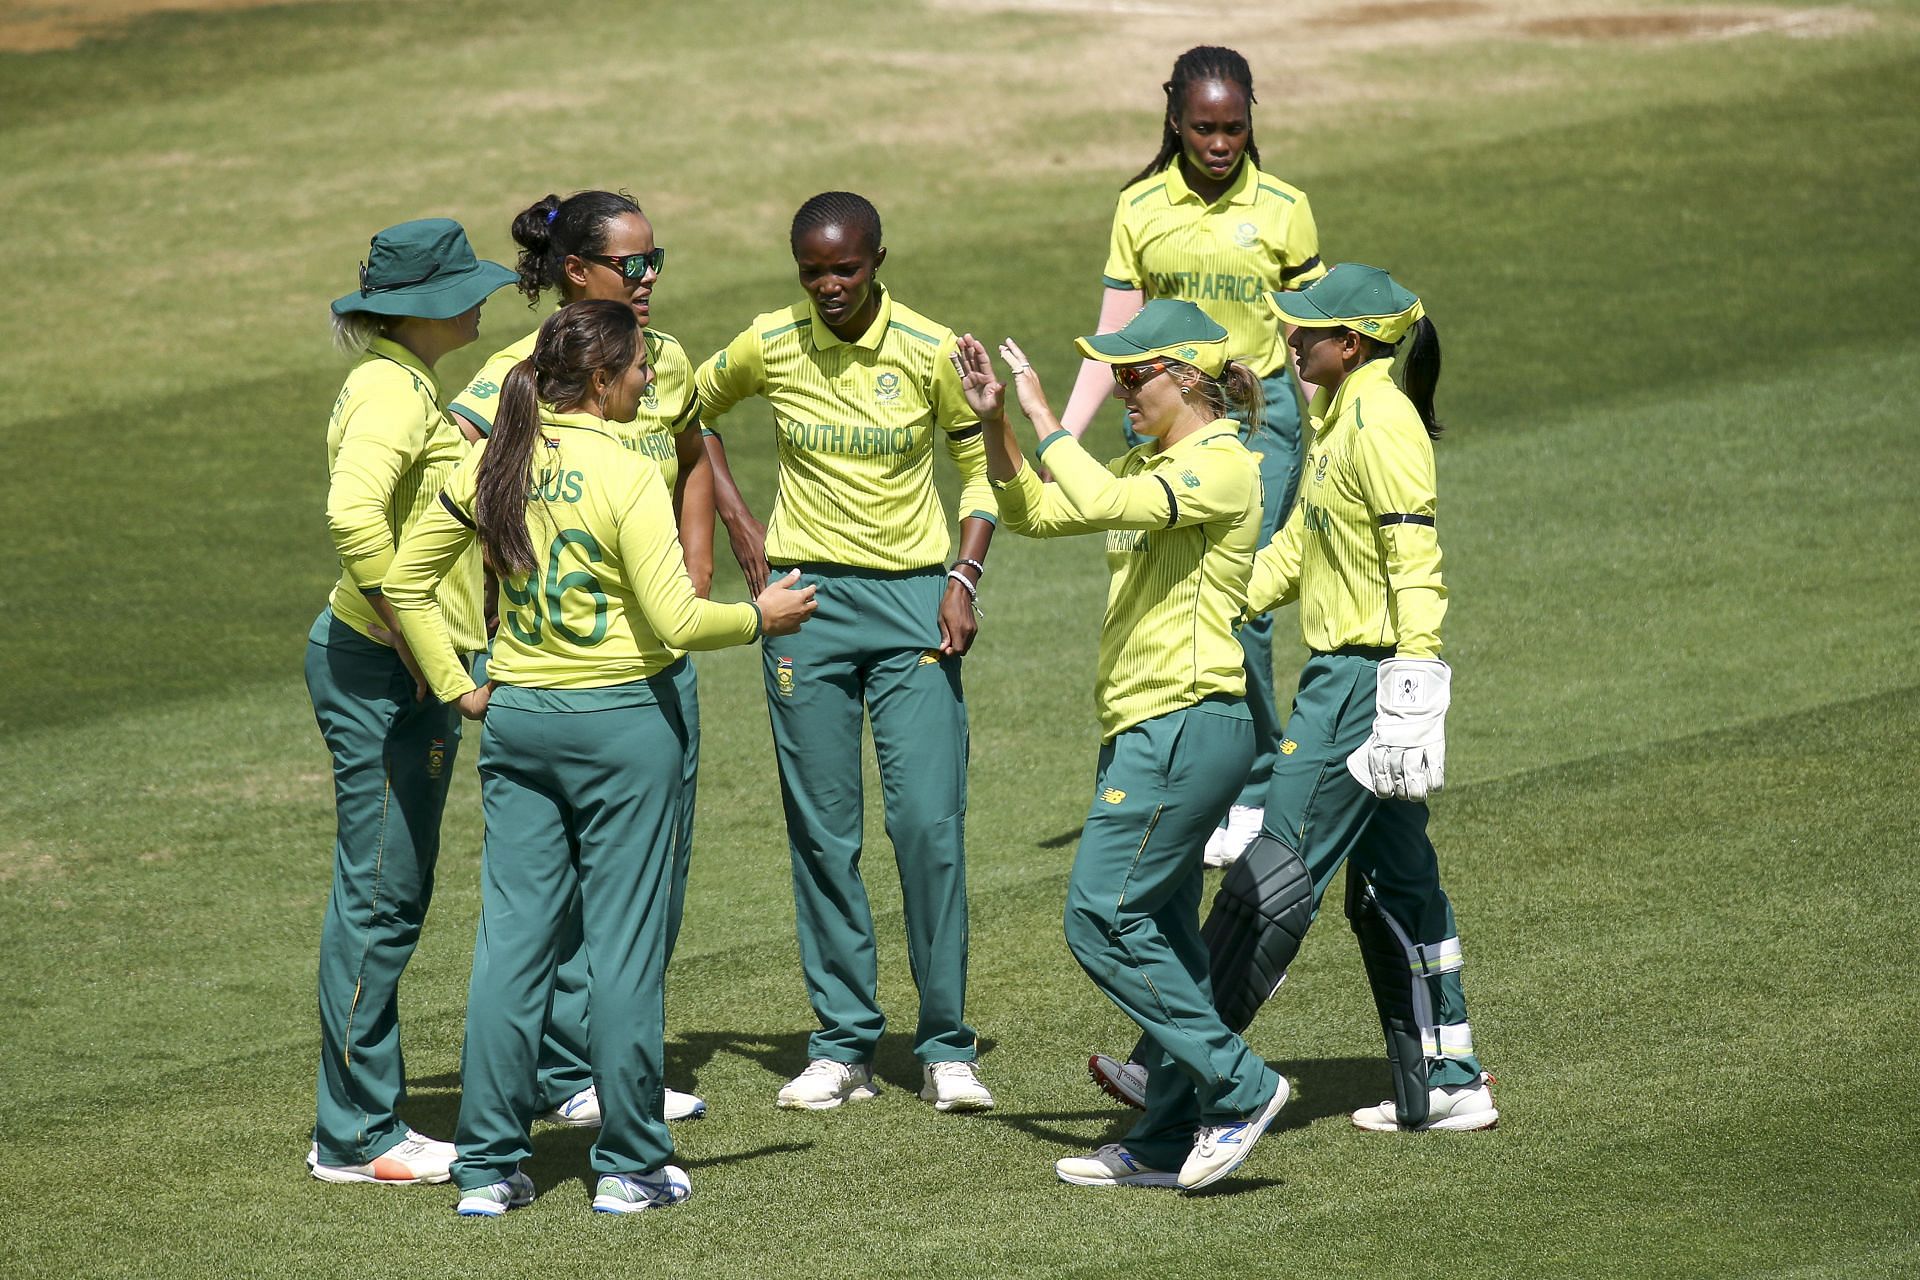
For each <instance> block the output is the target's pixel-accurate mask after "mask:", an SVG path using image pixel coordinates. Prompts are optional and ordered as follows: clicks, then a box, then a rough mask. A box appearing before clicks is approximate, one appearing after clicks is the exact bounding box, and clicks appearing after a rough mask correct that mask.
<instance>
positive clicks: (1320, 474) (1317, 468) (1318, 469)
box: [1313, 453, 1333, 484]
mask: <svg viewBox="0 0 1920 1280" xmlns="http://www.w3.org/2000/svg"><path fill="white" fill-rule="evenodd" d="M1332 456H1333V455H1332V454H1330V453H1323V454H1321V455H1320V456H1319V457H1318V458H1315V459H1314V460H1313V482H1314V483H1315V484H1319V483H1320V482H1321V481H1322V480H1325V479H1326V478H1327V459H1328V458H1330V457H1332Z"/></svg>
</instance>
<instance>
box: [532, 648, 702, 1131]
mask: <svg viewBox="0 0 1920 1280" xmlns="http://www.w3.org/2000/svg"><path fill="white" fill-rule="evenodd" d="M661 674H663V675H666V676H670V677H671V678H672V679H673V683H674V689H675V691H676V693H677V695H678V697H679V700H680V715H681V718H682V720H683V721H684V723H685V724H686V727H687V746H686V754H685V755H684V756H683V757H682V758H681V761H680V784H681V791H680V811H679V814H678V815H677V816H676V818H675V822H674V844H673V883H672V885H671V887H670V890H669V897H668V904H667V961H668V963H669V964H671V963H672V961H673V947H674V943H676V942H677V941H679V938H680V918H681V916H682V915H683V914H684V913H685V909H686V903H687V868H688V866H689V865H690V864H691V862H692V860H693V808H694V800H695V796H696V792H697V791H698V786H697V783H698V780H699V773H700V692H699V684H698V682H697V680H696V679H695V677H694V671H693V659H692V658H691V657H688V658H683V659H681V660H680V661H679V662H676V663H674V664H673V665H672V666H671V667H668V668H667V669H666V671H664V672H662V673H661ZM585 944H586V935H585V932H584V930H583V928H582V926H581V919H580V907H579V903H578V902H577V901H576V902H575V904H574V909H573V910H572V911H571V912H569V913H568V916H567V927H566V931H565V932H564V934H563V935H562V942H561V950H560V967H559V969H558V970H556V971H555V973H554V979H553V1013H552V1016H551V1018H550V1019H549V1021H548V1024H547V1032H546V1036H545V1038H544V1039H543V1041H542V1043H541V1046H540V1087H539V1089H538V1091H537V1094H536V1096H537V1097H538V1099H539V1101H538V1103H537V1109H538V1110H539V1111H551V1110H553V1109H554V1108H555V1107H557V1106H559V1105H560V1104H561V1103H563V1102H565V1101H566V1100H567V1099H568V1098H571V1097H572V1096H573V1095H574V1094H576V1093H579V1092H580V1091H581V1090H582V1089H584V1088H586V1087H587V1086H588V1085H589V1084H591V1083H593V1069H592V1068H591V1067H590V1066H589V1065H588V1062H587V1039H588V1036H587V949H586V945H585Z"/></svg>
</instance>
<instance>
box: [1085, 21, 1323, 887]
mask: <svg viewBox="0 0 1920 1280" xmlns="http://www.w3.org/2000/svg"><path fill="white" fill-rule="evenodd" d="M1161 87H1162V89H1163V90H1164V91H1165V93H1166V115H1165V117H1164V122H1163V128H1162V130H1161V139H1160V151H1159V153H1158V154H1157V155H1155V156H1154V158H1153V160H1152V162H1151V163H1149V164H1148V165H1147V167H1146V168H1145V169H1142V170H1141V171H1140V173H1139V174H1138V175H1137V176H1135V178H1134V179H1133V180H1132V181H1131V182H1130V183H1128V184H1127V186H1126V187H1125V189H1123V190H1122V191H1121V193H1120V200H1119V203H1118V205H1117V206H1116V207H1115V209H1114V214H1113V236H1112V241H1111V243H1110V245H1109V247H1108V251H1107V264H1106V269H1105V272H1104V274H1103V275H1102V277H1101V283H1102V284H1103V285H1105V289H1104V291H1103V293H1102V295H1101V302H1100V320H1099V325H1098V327H1099V328H1100V329H1101V330H1102V331H1108V330H1112V329H1117V328H1119V327H1120V326H1121V325H1122V324H1124V323H1125V322H1126V321H1127V320H1128V319H1129V318H1130V317H1131V316H1132V315H1133V314H1134V312H1136V311H1138V310H1139V309H1140V304H1141V303H1142V302H1143V301H1146V300H1148V299H1153V298H1185V299H1186V300H1188V301H1190V302H1193V303H1195V304H1197V305H1198V306H1199V307H1200V309H1201V310H1202V311H1204V312H1206V313H1207V315H1208V316H1210V317H1212V318H1213V319H1214V320H1215V321H1217V322H1218V323H1219V324H1221V325H1222V326H1224V327H1225V328H1226V330H1227V333H1228V335H1229V337H1228V343H1227V351H1228V354H1229V355H1230V356H1232V358H1233V359H1234V360H1235V361H1237V362H1239V363H1242V364H1246V365H1249V366H1251V367H1252V368H1253V369H1254V370H1255V371H1256V372H1257V373H1259V374H1260V376H1261V379H1262V392H1263V395H1262V400H1261V403H1262V404H1263V405H1264V406H1265V408H1264V411H1263V412H1262V413H1261V414H1260V415H1258V416H1257V417H1256V418H1255V420H1253V421H1251V422H1246V423H1242V424H1241V426H1240V433H1241V439H1242V440H1243V441H1244V442H1245V443H1246V445H1247V447H1248V448H1249V449H1251V450H1253V452H1254V454H1255V456H1256V457H1257V458H1258V459H1259V462H1260V479H1261V483H1262V485H1263V486H1264V491H1265V494H1266V497H1265V501H1264V505H1263V506H1262V507H1261V525H1260V530H1261V541H1262V542H1263V543H1264V542H1265V541H1266V540H1267V539H1269V538H1271V537H1272V536H1273V534H1274V533H1275V532H1276V531H1277V530H1278V529H1279V528H1280V526H1281V525H1282V524H1283V523H1285V521H1286V518H1287V512H1288V511H1289V510H1290V509H1291V508H1292V506H1293V499H1294V493H1295V491H1296V489H1297V488H1298V486H1299V480H1300V409H1301V395H1300V388H1299V386H1298V384H1297V383H1296V381H1295V380H1294V377H1293V375H1292V373H1291V372H1290V371H1289V369H1288V366H1287V346H1286V332H1285V328H1284V326H1283V325H1282V324H1281V322H1280V320H1279V318H1278V317H1277V316H1275V314H1274V313H1273V310H1272V309H1271V308H1270V307H1268V306H1267V302H1266V298H1267V294H1268V293H1269V292H1272V291H1274V290H1287V289H1299V288H1301V287H1303V286H1304V285H1306V284H1309V283H1311V282H1312V281H1314V280H1317V279H1319V278H1320V277H1321V276H1322V275H1324V274H1325V273H1326V268H1325V267H1324V266H1322V265H1321V262H1320V235H1319V232H1318V230H1317V229H1316V228H1315V226H1314V221H1313V211H1312V210H1311V209H1310V208H1309V207H1308V204H1307V197H1306V193H1305V192H1303V191H1301V190H1300V189H1299V188H1298V187H1294V186H1290V185H1288V184H1287V183H1285V182H1282V181H1281V180H1280V179H1278V178H1276V177H1274V176H1273V175H1271V174H1269V173H1266V172H1264V171H1262V170H1261V169H1260V167H1259V166H1260V149H1259V147H1257V146H1255V145H1254V141H1253V114H1252V111H1253V102H1254V96H1253V72H1252V70H1251V69H1250V68H1249V67H1248V66H1247V60H1246V59H1245V58H1243V57H1241V56H1240V54H1238V53H1236V52H1234V51H1233V50H1232V49H1223V48H1219V47H1217V46H1211V45H1207V46H1201V47H1199V48H1194V49H1189V50H1187V51H1186V52H1185V53H1183V54H1181V55H1180V57H1179V58H1178V59H1177V60H1175V62H1174V64H1173V74H1172V76H1171V77H1170V78H1169V79H1168V80H1167V81H1166V83H1165V84H1164V85H1163V86H1161ZM1111 386H1112V379H1111V378H1110V377H1109V376H1108V372H1107V368H1106V366H1104V365H1102V364H1101V363H1100V362H1099V361H1097V360H1088V361H1086V362H1085V363H1084V364H1082V366H1081V369H1080V377H1079V380H1078V381H1077V382H1076V383H1075V384H1074V388H1073V395H1072V396H1071V398H1070V399H1069V400H1068V402H1067V408H1066V411H1065V413H1063V414H1062V415H1061V423H1062V425H1064V426H1065V427H1066V429H1067V430H1068V431H1070V432H1072V433H1073V434H1074V435H1075V436H1076V437H1077V436H1081V435H1084V434H1085V432H1086V430H1087V427H1088V425H1089V424H1091V423H1092V421H1093V418H1094V415H1095V413H1096V412H1097V411H1098V409H1099V407H1100V405H1101V403H1102V401H1104V400H1105V399H1106V397H1107V393H1108V391H1109V389H1110V388H1111ZM1127 442H1128V443H1129V444H1139V443H1140V440H1139V438H1138V437H1137V436H1136V435H1135V434H1134V433H1133V432H1132V431H1131V430H1130V429H1129V431H1128V433H1127ZM1240 644H1241V647H1242V648H1244V649H1245V650H1246V658H1247V680H1248V685H1247V700H1248V704H1249V706H1250V707H1251V708H1252V710H1253V716H1254V741H1255V744H1256V745H1255V750H1254V758H1253V765H1252V767H1251V768H1250V769H1249V770H1248V771H1247V776H1246V778H1245V779H1244V782H1243V785H1242V786H1241V788H1240V794H1239V796H1238V797H1237V798H1236V799H1235V801H1234V803H1233V806H1232V808H1231V809H1230V810H1229V812H1228V815H1227V818H1226V821H1225V823H1224V824H1223V826H1222V827H1221V829H1220V830H1219V831H1218V832H1217V833H1216V834H1215V835H1213V836H1212V837H1210V838H1209V839H1208V841H1207V851H1206V852H1207V865H1209V866H1225V865H1227V864H1228V863H1230V862H1232V861H1233V860H1234V859H1235V858H1237V857H1238V856H1239V855H1240V852H1241V850H1243V849H1244V848H1246V846H1247V844H1248V843H1249V842H1250V841H1252V839H1253V838H1254V836H1256V835H1257V834H1259V831H1260V806H1261V805H1262V804H1263V803H1265V797H1266V790H1267V779H1268V777H1269V776H1270V775H1271V773H1272V771H1273V763H1274V760H1275V753H1276V750H1277V749H1278V747H1279V745H1280V718H1279V713H1278V711H1277V709H1276V707H1277V702H1276V697H1275V692H1276V691H1275V689H1274V683H1273V621H1272V619H1271V618H1268V617H1265V616H1262V617H1260V618H1256V619H1254V620H1253V621H1252V622H1250V623H1248V624H1247V625H1246V626H1243V627H1242V628H1241V629H1240Z"/></svg>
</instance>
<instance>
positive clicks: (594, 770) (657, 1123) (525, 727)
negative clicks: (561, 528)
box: [453, 673, 687, 1190]
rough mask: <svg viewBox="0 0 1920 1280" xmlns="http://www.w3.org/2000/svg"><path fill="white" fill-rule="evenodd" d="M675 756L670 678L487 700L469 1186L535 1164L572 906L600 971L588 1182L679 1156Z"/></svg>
mask: <svg viewBox="0 0 1920 1280" xmlns="http://www.w3.org/2000/svg"><path fill="white" fill-rule="evenodd" d="M686 749H687V726H686V721H685V717H684V716H683V714H682V712H681V708H680V701H679V693H678V690H677V688H676V687H675V681H674V678H673V677H672V676H671V675H668V674H664V673H663V674H662V675H659V676H655V677H653V678H652V679H651V680H646V681H637V682H635V683H633V684H628V685H621V686H618V687H616V688H613V689H588V690H577V691H574V690H528V689H514V688H510V687H502V688H500V689H498V690H496V691H495V694H494V697H493V699H492V702H491V704H490V706H489V708H488V711H487V719H486V727H485V730H484V732H483V733H482V736H481V743H480V795H481V804H482V807H483V809H484V810H485V813H486V824H487V834H486V848H485V853H484V855H483V858H482V861H481V870H480V893H481V904H480V928H479V933H478V937H477V939H476V941H475V944H474V957H473V981H472V984H471V986H470V988H469V990H468V993H467V1032H466V1047H465V1049H464V1050H463V1051H462V1053H461V1059H460V1088H461V1102H460V1122H459V1127H458V1131H457V1133H456V1135H455V1139H454V1140H455V1143H456V1144H457V1145H458V1147H459V1157H458V1159H457V1160H456V1161H455V1163H454V1171H453V1173H454V1181H455V1182H456V1183H457V1184H458V1185H459V1186H460V1187H461V1188H462V1189H463V1190H470V1189H472V1188H474V1187H478V1186H484V1185H485V1184H486V1183H488V1182H492V1181H496V1180H498V1179H500V1178H503V1177H505V1176H506V1174H507V1173H508V1172H509V1171H510V1170H511V1169H513V1167H514V1166H515V1165H517V1164H518V1163H519V1162H520V1161H521V1160H523V1159H525V1158H526V1157H527V1156H528V1154H530V1152H531V1144H530V1142H529V1141H528V1134H527V1131H528V1127H529V1125H530V1124H531V1123H532V1120H533V1116H534V1113H535V1109H536V1102H537V1099H536V1089H537V1087H538V1086H537V1070H538V1061H539V1053H540V1044H541V1034H542V1031H543V1028H544V1027H545V1024H546V1021H547V1010H548V1005H549V1003H550V1001H551V999H552V991H553V981H554V973H555V970H556V969H557V968H558V966H559V961H560V952H561V947H562V944H563V942H564V941H565V940H566V934H567V931H568V930H567V926H568V920H569V917H570V915H571V913H572V912H573V910H574V908H575V905H576V902H577V904H578V908H579V912H580V917H579V918H580V929H581V933H582V934H583V935H584V938H585V946H586V950H587V953H588V955H589V956H591V957H592V969H593V980H592V981H591V982H590V983H589V984H588V988H587V1006H588V1013H587V1060H588V1061H589V1062H591V1063H592V1064H593V1082H594V1085H595V1087H596V1088H597V1089H598V1091H599V1094H600V1110H601V1116H602V1120H601V1125H600V1131H599V1134H598V1137H597V1139H596V1141H595V1142H594V1146H593V1155H592V1165H593V1169H594V1171H595V1172H596V1173H600V1174H607V1173H646V1172H650V1171H652V1170H654V1169H657V1168H659V1167H660V1166H661V1165H663V1164H665V1163H667V1161H668V1160H669V1159H670V1158H671V1157H672V1155H673V1140H672V1138H671V1137H669V1136H668V1133H667V1127H666V1124H665V1122H664V1120H663V1119H662V1117H661V1111H662V1101H663V1089H664V1085H663V1082H662V1080H661V1069H662V1058H663V1047H662V1039H663V1036H664V1020H665V978H666V962H667V934H668V917H669V915H670V913H671V910H672V898H673V890H672V880H673V877H674V845H675V841H676V839H677V834H678V815H679V810H680V802H681V792H682V761H683V760H684V758H685V753H686Z"/></svg>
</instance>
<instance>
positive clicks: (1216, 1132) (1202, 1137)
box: [1180, 1076, 1292, 1191]
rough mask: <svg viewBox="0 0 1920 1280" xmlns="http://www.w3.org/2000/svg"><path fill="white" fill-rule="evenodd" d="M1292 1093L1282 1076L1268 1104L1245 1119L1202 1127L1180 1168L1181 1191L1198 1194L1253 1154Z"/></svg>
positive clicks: (1194, 1137)
mask: <svg viewBox="0 0 1920 1280" xmlns="http://www.w3.org/2000/svg"><path fill="white" fill-rule="evenodd" d="M1291 1092H1292V1089H1291V1087H1290V1086H1289V1085H1288V1084H1287V1078H1286V1077H1285V1076H1281V1077H1280V1086H1279V1088H1277V1089H1275V1090H1274V1091H1273V1097H1271V1098H1269V1099H1267V1105H1266V1106H1264V1107H1262V1108H1260V1110H1259V1111H1257V1112H1255V1113H1254V1114H1253V1115H1251V1116H1249V1117H1247V1118H1246V1119H1245V1120H1233V1121H1230V1122H1228V1123H1226V1124H1203V1125H1201V1126H1200V1132H1198V1133H1196V1134H1195V1135H1194V1136H1193V1150H1191V1151H1189V1152H1188V1153H1187V1159H1186V1163H1185V1164H1182V1165H1181V1166H1180V1189H1181V1190H1182V1191H1198V1190H1199V1189H1200V1188H1201V1187H1204V1186H1209V1185H1211V1184H1212V1183H1215V1182H1218V1181H1220V1179H1222V1178H1224V1177H1226V1176H1227V1175H1228V1174H1230V1173H1232V1172H1233V1171H1234V1170H1235V1169H1238V1168H1239V1167H1240V1162H1241V1161H1243V1160H1245V1159H1246V1158H1247V1157H1248V1156H1249V1155H1251V1154H1252V1153H1253V1144H1254V1143H1256V1142H1258V1141H1259V1140H1260V1135H1261V1134H1263V1133H1265V1132H1266V1131H1267V1126H1268V1125H1270V1124H1272V1123H1273V1118H1274V1117H1275V1116H1277V1115H1279V1114H1280V1108H1282V1107H1284V1106H1286V1105H1287V1095H1288V1094H1289V1093H1291Z"/></svg>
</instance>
